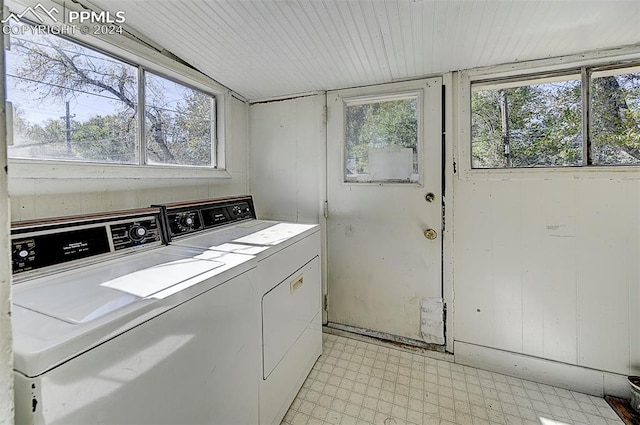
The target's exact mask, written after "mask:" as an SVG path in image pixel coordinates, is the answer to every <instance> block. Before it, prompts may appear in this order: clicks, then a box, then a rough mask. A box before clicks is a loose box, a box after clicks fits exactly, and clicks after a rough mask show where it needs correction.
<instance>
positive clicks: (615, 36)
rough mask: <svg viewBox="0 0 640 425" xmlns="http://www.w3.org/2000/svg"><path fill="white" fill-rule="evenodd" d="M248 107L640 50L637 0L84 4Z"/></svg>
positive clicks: (148, 0) (147, 0) (139, 0)
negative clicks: (122, 17) (120, 14)
mask: <svg viewBox="0 0 640 425" xmlns="http://www.w3.org/2000/svg"><path fill="white" fill-rule="evenodd" d="M92 3H93V4H95V5H97V6H98V7H101V8H102V9H104V10H109V11H113V12H115V11H118V10H123V11H125V12H126V25H128V26H129V27H131V28H132V29H134V30H135V31H137V32H139V33H141V34H143V35H144V36H146V37H148V38H149V39H151V40H153V41H154V42H155V43H157V44H158V45H160V46H162V47H164V48H165V49H167V50H169V51H170V52H172V53H173V54H175V55H176V56H178V57H180V58H181V59H183V60H184V61H186V62H188V63H189V64H191V65H192V66H193V67H195V68H197V69H198V70H200V71H201V72H203V73H205V74H207V75H208V76H210V77H211V78H213V79H215V80H216V81H218V82H220V83H221V84H223V85H225V86H227V87H229V88H230V89H232V90H234V91H235V92H237V93H239V94H240V95H242V96H244V97H245V98H247V99H249V100H257V99H267V98H272V97H278V96H283V95H292V94H297V93H306V92H311V91H317V90H329V89H336V88H346V87H355V86H362V85H369V84H377V83H384V82H390V81H394V80H400V79H407V78H413V77H420V76H426V75H432V74H438V73H443V72H446V71H451V70H458V69H468V68H474V67H478V66H485V65H495V64H500V63H508V62H515V61H522V60H529V59H540V58H547V57H553V56H560V55H567V54H572V53H579V52H584V51H589V50H595V49H603V48H610V47H619V46H624V45H630V44H637V43H640V30H639V29H640V0H601V1H581V0H565V1H560V0H556V1H554V0H484V1H480V0H438V1H434V0H387V1H383V0H218V1H211V0H209V1H204V0H199V1H194V0H136V1H131V0H94V1H92Z"/></svg>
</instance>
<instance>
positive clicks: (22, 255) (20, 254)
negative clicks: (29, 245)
mask: <svg viewBox="0 0 640 425" xmlns="http://www.w3.org/2000/svg"><path fill="white" fill-rule="evenodd" d="M27 256H29V251H27V250H26V249H23V250H21V251H19V252H18V257H20V258H27Z"/></svg>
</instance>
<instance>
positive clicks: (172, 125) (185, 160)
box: [145, 72, 215, 166]
mask: <svg viewBox="0 0 640 425" xmlns="http://www.w3.org/2000/svg"><path fill="white" fill-rule="evenodd" d="M214 108H215V103H214V98H213V97H212V96H211V95H208V94H206V93H203V92H201V91H198V90H195V89H192V88H190V87H187V86H184V85H182V84H179V83H176V82H174V81H171V80H168V79H166V78H163V77H160V76H158V75H154V74H151V73H149V72H147V73H146V74H145V132H146V141H147V162H148V163H150V164H180V165H198V166H211V165H213V163H212V135H213V134H215V131H214V124H215V119H214V117H215V109H214Z"/></svg>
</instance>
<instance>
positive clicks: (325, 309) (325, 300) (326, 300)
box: [322, 294, 329, 311]
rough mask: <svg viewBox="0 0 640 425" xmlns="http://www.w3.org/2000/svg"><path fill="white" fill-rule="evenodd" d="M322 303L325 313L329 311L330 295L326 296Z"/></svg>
mask: <svg viewBox="0 0 640 425" xmlns="http://www.w3.org/2000/svg"><path fill="white" fill-rule="evenodd" d="M322 303H323V304H324V305H323V306H322V309H323V310H324V311H329V294H324V299H323V302H322Z"/></svg>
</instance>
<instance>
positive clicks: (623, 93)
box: [590, 69, 640, 165]
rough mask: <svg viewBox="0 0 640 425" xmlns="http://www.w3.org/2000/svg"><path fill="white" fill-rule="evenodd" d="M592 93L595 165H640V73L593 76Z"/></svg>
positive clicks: (594, 74)
mask: <svg viewBox="0 0 640 425" xmlns="http://www.w3.org/2000/svg"><path fill="white" fill-rule="evenodd" d="M590 93H591V110H590V120H591V123H590V132H591V158H592V163H593V164H597V165H616V164H640V71H639V70H637V69H628V70H626V71H625V70H610V71H603V72H594V73H593V74H592V78H591V88H590Z"/></svg>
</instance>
